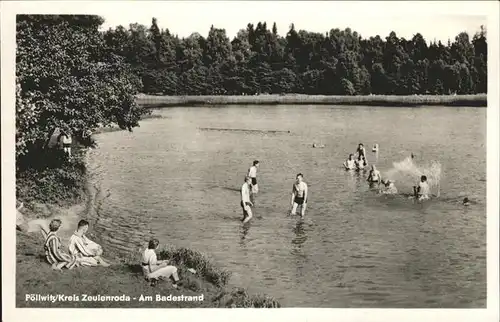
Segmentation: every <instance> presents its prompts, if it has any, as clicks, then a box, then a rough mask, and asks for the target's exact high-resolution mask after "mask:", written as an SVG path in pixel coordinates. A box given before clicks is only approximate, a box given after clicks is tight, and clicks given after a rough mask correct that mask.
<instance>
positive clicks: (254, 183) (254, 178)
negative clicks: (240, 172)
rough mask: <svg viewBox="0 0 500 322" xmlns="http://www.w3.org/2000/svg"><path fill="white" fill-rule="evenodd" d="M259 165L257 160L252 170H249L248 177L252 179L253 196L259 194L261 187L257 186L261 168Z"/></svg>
mask: <svg viewBox="0 0 500 322" xmlns="http://www.w3.org/2000/svg"><path fill="white" fill-rule="evenodd" d="M259 164H260V163H259V160H255V161H254V162H253V165H252V166H251V167H250V169H248V176H249V177H250V179H252V194H256V193H258V192H259V186H258V184H257V169H258V168H259Z"/></svg>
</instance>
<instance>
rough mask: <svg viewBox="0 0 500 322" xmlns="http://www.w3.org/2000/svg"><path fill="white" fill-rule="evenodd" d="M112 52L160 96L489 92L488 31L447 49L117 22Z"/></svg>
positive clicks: (391, 38) (408, 42)
mask: <svg viewBox="0 0 500 322" xmlns="http://www.w3.org/2000/svg"><path fill="white" fill-rule="evenodd" d="M103 36H104V41H105V43H106V46H108V48H109V50H111V51H112V52H113V53H115V54H117V55H119V56H122V57H124V58H125V62H127V63H128V64H130V66H131V67H132V69H133V71H134V73H135V74H136V75H137V76H138V79H139V80H140V81H141V84H140V86H141V87H142V88H140V91H141V92H143V93H146V94H164V95H255V94H266V93H268V94H285V93H301V94H323V95H369V94H378V95H389V94H390V95H411V94H437V95H439V94H446V95H448V94H473V93H486V91H487V43H486V30H485V29H484V28H483V27H482V26H481V27H480V28H479V26H478V31H477V33H476V34H475V35H474V36H473V37H472V39H470V37H469V35H468V34H467V33H465V32H462V33H460V34H458V35H457V36H456V37H455V39H454V41H453V42H452V41H448V43H447V44H446V45H444V44H442V43H441V42H437V43H436V42H431V43H430V45H428V43H427V41H426V40H425V39H424V37H423V36H422V35H421V34H420V33H418V31H417V30H415V35H414V36H413V38H412V39H404V38H399V37H398V36H397V35H396V33H395V32H391V33H390V34H389V35H388V36H387V37H385V39H384V38H381V37H380V36H376V37H370V38H367V39H365V38H362V37H361V35H359V34H358V33H357V32H355V31H352V30H351V29H349V28H346V29H345V30H340V29H331V30H330V31H329V32H327V33H325V34H322V33H314V32H308V31H305V30H296V29H295V27H294V25H293V24H292V25H291V26H290V30H288V31H287V33H286V36H284V37H283V36H280V34H279V33H278V30H277V28H276V24H273V26H272V27H271V28H268V25H267V24H266V23H265V22H264V23H262V22H259V23H257V24H256V25H254V24H248V25H247V27H246V28H245V29H241V30H240V31H239V32H238V34H237V35H236V37H235V38H234V39H232V40H230V39H229V37H228V35H227V34H226V31H225V30H224V29H218V28H214V27H213V26H212V27H211V28H210V30H209V32H208V36H207V37H206V38H204V37H203V36H201V35H200V34H198V33H194V34H192V35H191V36H189V37H187V38H179V37H178V36H176V35H174V34H172V33H171V32H170V31H169V30H168V29H163V28H160V27H159V25H158V23H157V20H156V19H155V18H153V19H152V25H151V26H150V27H149V28H148V27H147V26H144V25H140V24H131V25H130V26H129V28H128V29H126V28H124V27H123V26H118V27H117V28H115V29H109V30H107V31H105V32H104V33H103Z"/></svg>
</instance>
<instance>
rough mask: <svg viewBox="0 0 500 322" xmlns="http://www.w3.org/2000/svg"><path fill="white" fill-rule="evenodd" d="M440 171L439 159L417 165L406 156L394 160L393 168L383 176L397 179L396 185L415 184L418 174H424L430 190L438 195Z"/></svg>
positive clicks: (418, 179) (418, 178) (418, 177)
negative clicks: (396, 160)
mask: <svg viewBox="0 0 500 322" xmlns="http://www.w3.org/2000/svg"><path fill="white" fill-rule="evenodd" d="M441 173H442V169H441V163H440V162H439V161H431V162H430V163H428V164H425V165H419V166H417V165H416V164H415V162H414V161H413V159H412V158H411V157H407V158H406V159H404V160H403V161H400V162H394V163H393V168H392V169H390V170H388V171H387V172H386V173H385V178H387V179H391V180H394V181H397V182H398V186H401V185H405V184H411V185H415V184H416V183H417V182H418V181H420V176H422V175H425V176H427V182H428V183H429V187H430V189H431V192H435V194H436V196H437V197H439V196H440V192H441V191H440V190H441V186H440V182H441Z"/></svg>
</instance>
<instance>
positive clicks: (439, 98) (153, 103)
mask: <svg viewBox="0 0 500 322" xmlns="http://www.w3.org/2000/svg"><path fill="white" fill-rule="evenodd" d="M136 99H137V103H138V104H139V105H142V106H147V107H156V108H159V107H174V106H209V105H358V106H406V107H417V106H468V107H486V106H487V94H474V95H408V96H397V95H367V96H326V95H300V94H287V95H249V96H244V95H242V96H212V95H210V96H156V95H145V94H139V95H137V96H136Z"/></svg>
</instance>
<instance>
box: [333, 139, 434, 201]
mask: <svg viewBox="0 0 500 322" xmlns="http://www.w3.org/2000/svg"><path fill="white" fill-rule="evenodd" d="M378 150H379V146H378V144H375V145H374V146H373V148H372V152H374V153H377V152H378ZM411 157H412V159H413V158H414V155H413V153H412V154H411ZM343 165H344V168H345V169H346V170H348V171H352V170H355V171H363V170H365V169H366V167H367V166H368V162H367V160H366V149H365V147H364V145H363V143H360V144H359V145H358V148H357V150H356V153H355V154H350V155H349V157H348V159H347V160H346V161H345V162H344V164H343ZM366 180H367V181H368V183H369V184H370V186H373V185H374V184H377V185H378V187H379V188H380V186H381V185H383V188H382V189H379V192H380V193H382V194H391V195H394V194H397V193H398V189H397V188H396V186H395V182H394V180H392V179H382V175H381V174H380V171H378V170H377V168H376V167H375V165H372V166H371V168H370V172H369V173H368V177H367V179H366ZM412 197H414V198H415V199H417V200H419V201H422V200H427V199H429V198H430V187H429V183H428V181H427V176H425V175H422V176H421V177H420V182H419V183H418V184H417V185H415V186H413V196H412Z"/></svg>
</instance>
